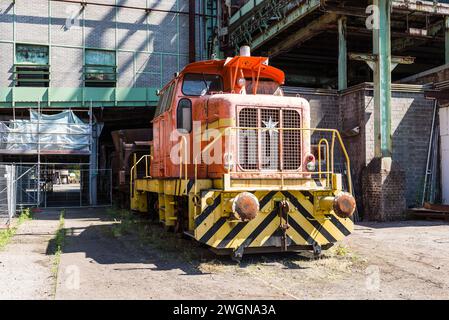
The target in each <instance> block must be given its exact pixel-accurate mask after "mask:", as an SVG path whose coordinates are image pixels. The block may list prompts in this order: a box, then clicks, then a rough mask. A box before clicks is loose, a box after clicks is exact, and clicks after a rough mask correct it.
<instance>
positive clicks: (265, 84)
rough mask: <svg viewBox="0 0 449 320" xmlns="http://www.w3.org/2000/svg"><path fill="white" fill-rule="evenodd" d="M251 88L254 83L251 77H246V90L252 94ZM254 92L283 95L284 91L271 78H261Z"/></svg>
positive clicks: (252, 88)
mask: <svg viewBox="0 0 449 320" xmlns="http://www.w3.org/2000/svg"><path fill="white" fill-rule="evenodd" d="M253 90H254V83H253V81H252V79H246V92H247V93H249V94H252V93H253ZM256 94H269V95H275V96H283V95H284V92H283V91H282V88H281V86H280V85H279V84H278V83H277V82H275V81H273V80H267V79H261V80H260V81H259V83H258V85H257V92H256Z"/></svg>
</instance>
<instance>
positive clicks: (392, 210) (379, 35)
mask: <svg viewBox="0 0 449 320" xmlns="http://www.w3.org/2000/svg"><path fill="white" fill-rule="evenodd" d="M373 4H374V5H375V6H377V8H378V10H377V11H378V14H379V17H378V22H379V24H378V26H377V28H376V27H375V28H374V29H373V55H374V56H375V57H376V61H375V62H374V63H373V65H374V67H373V70H374V145H375V158H374V159H373V160H372V161H371V163H369V164H368V166H367V167H366V168H365V170H364V172H363V174H362V188H363V205H364V215H365V218H366V220H376V221H389V220H400V219H403V218H404V213H405V209H406V206H407V205H406V198H405V183H406V178H405V172H404V171H403V170H402V168H401V166H400V165H399V164H398V163H397V162H396V161H394V160H393V158H392V157H393V149H392V132H391V120H392V119H391V71H392V67H391V31H390V27H391V25H390V14H391V0H374V1H373Z"/></svg>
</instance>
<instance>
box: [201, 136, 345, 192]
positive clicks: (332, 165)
mask: <svg viewBox="0 0 449 320" xmlns="http://www.w3.org/2000/svg"><path fill="white" fill-rule="evenodd" d="M233 130H235V131H236V132H238V131H239V130H256V131H261V130H267V128H262V127H226V128H223V131H222V132H220V134H219V135H218V136H217V137H216V138H215V139H214V140H212V141H211V142H210V143H209V144H207V145H206V147H204V148H203V149H201V152H199V154H198V155H197V156H196V157H195V159H194V164H195V184H194V193H195V195H197V194H198V193H197V180H198V157H199V156H201V155H202V154H203V153H204V152H206V151H208V150H209V149H210V148H211V147H212V146H213V145H214V144H215V143H217V142H218V141H219V140H220V139H222V137H223V136H224V135H225V134H226V133H227V132H228V131H233ZM276 130H279V131H310V132H328V133H332V147H331V156H330V158H331V160H330V161H326V163H327V172H322V171H321V168H319V172H317V173H311V172H307V173H304V174H318V175H320V174H321V175H326V176H327V179H329V175H331V174H334V173H335V170H334V154H335V152H334V150H335V140H336V139H338V141H339V144H340V148H341V150H342V152H343V156H344V158H345V160H346V165H347V172H346V175H347V181H348V192H349V193H351V194H352V192H353V186H352V177H351V161H350V159H349V155H348V152H347V150H346V147H345V145H344V143H343V139H342V138H341V135H340V132H338V130H336V129H325V128H323V129H318V128H276ZM324 140H326V139H324ZM326 143H327V145H328V146H329V142H328V141H327V140H326ZM319 150H320V149H319ZM329 163H330V168H329ZM228 173H236V172H228ZM294 173H295V172H283V171H279V172H276V174H277V175H280V176H281V179H282V184H284V175H287V174H294ZM327 181H328V182H329V180H327ZM328 184H329V183H328Z"/></svg>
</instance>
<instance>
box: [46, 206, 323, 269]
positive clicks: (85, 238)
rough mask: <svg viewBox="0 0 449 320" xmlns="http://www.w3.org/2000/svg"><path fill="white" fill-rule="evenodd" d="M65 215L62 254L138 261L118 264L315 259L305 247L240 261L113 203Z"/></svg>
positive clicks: (189, 265) (288, 263)
mask: <svg viewBox="0 0 449 320" xmlns="http://www.w3.org/2000/svg"><path fill="white" fill-rule="evenodd" d="M111 212H113V213H111ZM39 218H42V215H39ZM43 218H46V219H50V218H53V219H59V215H57V214H53V215H44V217H43ZM71 219H76V220H78V221H81V222H82V224H83V225H84V226H83V227H70V225H71V224H72V223H69V224H68V225H67V222H70V220H71ZM65 220H66V227H65V240H64V246H63V250H62V251H63V253H64V254H69V253H84V254H85V257H86V258H87V259H92V260H93V261H94V262H96V263H98V264H136V265H137V266H132V267H130V268H128V269H127V268H123V267H120V268H117V269H116V270H138V269H148V270H154V271H166V270H173V269H179V270H182V271H183V272H184V274H185V275H200V274H209V273H210V272H208V271H204V269H205V268H202V267H203V266H204V265H205V264H207V265H209V266H210V265H216V266H220V267H226V266H230V267H236V268H247V267H249V266H254V265H257V264H274V263H278V264H281V266H282V268H285V269H306V268H305V267H302V266H300V263H299V264H298V262H301V261H308V260H310V259H311V256H310V255H307V254H306V253H304V254H297V253H277V254H263V255H260V254H259V255H246V256H245V257H244V259H243V261H242V262H241V263H240V264H237V263H236V262H234V261H232V260H231V258H230V256H217V255H215V254H214V253H212V252H211V251H210V250H209V249H207V248H205V247H204V246H202V245H200V244H199V243H198V242H196V241H194V240H192V239H188V238H185V237H182V236H181V235H179V234H174V233H169V232H166V231H165V230H164V229H163V228H162V227H161V226H160V225H159V224H156V223H154V222H152V221H150V220H148V219H145V218H143V217H142V216H138V215H134V214H131V213H128V212H124V211H121V212H119V213H118V214H117V211H115V210H114V211H113V210H110V209H109V210H106V209H104V210H102V211H101V212H99V211H98V210H83V211H80V210H68V212H67V213H66V215H65ZM54 242H55V239H53V240H52V241H50V242H49V244H48V248H47V254H53V253H54V251H55V243H54ZM324 258H325V257H324ZM206 270H207V268H206Z"/></svg>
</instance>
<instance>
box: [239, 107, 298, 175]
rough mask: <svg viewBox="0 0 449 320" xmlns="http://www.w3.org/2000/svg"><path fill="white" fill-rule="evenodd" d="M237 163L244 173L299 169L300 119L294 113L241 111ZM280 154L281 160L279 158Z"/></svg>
mask: <svg viewBox="0 0 449 320" xmlns="http://www.w3.org/2000/svg"><path fill="white" fill-rule="evenodd" d="M238 124H239V127H240V128H261V129H260V130H254V129H240V130H239V152H238V154H239V157H238V158H239V164H240V167H241V168H242V169H243V170H248V171H253V170H267V171H279V170H289V171H293V170H299V169H300V167H301V132H300V131H299V130H282V129H299V128H301V116H300V114H299V112H298V111H296V110H281V109H271V108H243V109H241V110H240V113H239V116H238ZM281 155H282V158H281Z"/></svg>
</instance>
